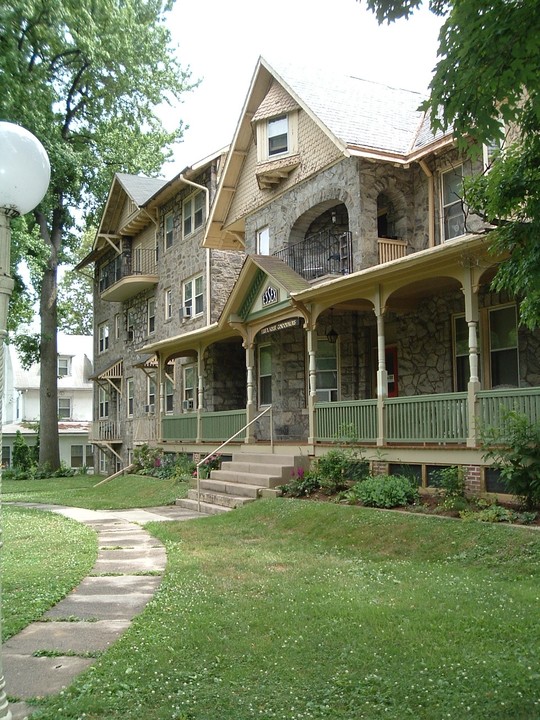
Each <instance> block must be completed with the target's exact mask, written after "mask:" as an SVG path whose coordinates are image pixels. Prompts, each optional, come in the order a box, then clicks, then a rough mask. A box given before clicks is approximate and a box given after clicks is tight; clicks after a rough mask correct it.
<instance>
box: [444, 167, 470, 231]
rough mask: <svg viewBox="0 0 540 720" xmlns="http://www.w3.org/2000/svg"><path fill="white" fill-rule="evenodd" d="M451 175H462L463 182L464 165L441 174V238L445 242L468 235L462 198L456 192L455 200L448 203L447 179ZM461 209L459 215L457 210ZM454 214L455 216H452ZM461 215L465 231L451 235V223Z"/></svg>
mask: <svg viewBox="0 0 540 720" xmlns="http://www.w3.org/2000/svg"><path fill="white" fill-rule="evenodd" d="M450 175H454V176H457V175H460V176H461V180H462V181H463V165H458V166H457V167H453V168H450V169H448V170H445V171H444V172H443V173H441V206H442V209H441V222H442V228H441V237H442V238H443V241H444V242H446V241H448V240H455V239H456V238H459V237H463V235H465V234H466V229H465V210H464V208H463V200H462V198H461V197H459V196H458V195H456V193H455V192H453V191H452V190H451V192H453V194H454V195H455V198H456V199H455V200H450V201H448V202H447V198H446V194H447V185H446V178H448V177H449V176H450ZM457 208H459V213H456V212H455V211H456V209H457ZM451 212H453V213H454V214H452V215H451V214H450V213H451ZM460 215H461V220H462V225H463V231H462V232H458V233H456V234H452V235H450V226H451V225H450V223H451V221H452V220H454V222H455V219H456V218H458V217H459V216H460Z"/></svg>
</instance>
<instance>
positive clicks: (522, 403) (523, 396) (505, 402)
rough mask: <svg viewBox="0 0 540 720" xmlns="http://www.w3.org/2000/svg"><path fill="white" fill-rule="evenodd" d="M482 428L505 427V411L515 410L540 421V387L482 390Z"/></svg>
mask: <svg viewBox="0 0 540 720" xmlns="http://www.w3.org/2000/svg"><path fill="white" fill-rule="evenodd" d="M477 398H478V405H479V411H478V416H479V421H480V430H481V429H482V428H485V427H489V426H493V427H498V428H502V427H504V413H505V412H506V411H509V410H514V411H515V412H517V413H520V414H521V415H526V416H527V418H528V419H529V420H530V421H531V422H533V423H535V422H540V387H531V388H505V389H504V390H480V391H479V392H478V393H477Z"/></svg>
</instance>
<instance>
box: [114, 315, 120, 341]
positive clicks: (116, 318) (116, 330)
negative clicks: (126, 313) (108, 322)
mask: <svg viewBox="0 0 540 720" xmlns="http://www.w3.org/2000/svg"><path fill="white" fill-rule="evenodd" d="M120 327H121V323H120V313H116V315H115V316H114V339H115V340H119V339H120Z"/></svg>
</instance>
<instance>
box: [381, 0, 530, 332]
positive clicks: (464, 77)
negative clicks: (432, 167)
mask: <svg viewBox="0 0 540 720" xmlns="http://www.w3.org/2000/svg"><path fill="white" fill-rule="evenodd" d="M420 5H422V0H367V6H368V8H369V9H371V10H372V11H373V12H375V13H376V16H377V18H378V20H379V22H381V23H382V22H393V21H395V20H398V19H400V18H408V17H409V16H410V15H411V14H412V13H414V11H415V10H417V9H418V8H419V7H420ZM429 7H430V9H431V10H432V12H434V13H435V14H437V15H440V16H443V17H444V23H443V25H442V28H441V31H440V35H439V49H438V56H439V60H438V62H437V65H436V67H435V72H434V75H433V79H432V81H431V84H430V98H429V101H428V103H427V104H426V107H427V109H429V112H430V115H431V123H432V126H433V128H435V129H437V128H442V129H447V128H449V127H452V128H453V129H454V132H455V134H456V137H457V140H458V145H459V147H460V148H461V149H462V150H463V151H467V152H470V153H473V154H474V153H478V152H480V150H481V147H482V144H492V143H494V142H496V143H498V144H500V145H501V148H502V150H501V152H500V153H499V155H498V157H497V159H496V162H494V163H493V166H492V167H491V168H489V172H486V173H484V174H483V175H482V176H481V177H477V178H473V179H472V180H471V181H469V182H467V183H466V185H465V188H464V193H465V194H464V199H465V201H466V202H467V204H468V205H469V206H470V208H471V210H473V211H474V212H476V213H478V214H479V215H481V216H482V217H484V218H485V219H486V220H487V221H488V222H490V223H491V224H492V225H493V226H494V227H495V229H494V230H493V231H492V236H491V240H492V243H491V247H492V248H493V250H494V252H497V253H502V254H503V255H504V256H506V257H507V259H506V260H505V261H504V262H503V263H502V264H501V266H500V268H499V270H498V272H497V275H496V277H495V280H494V286H495V288H496V289H499V290H502V289H506V290H508V291H510V292H511V293H513V294H514V295H516V296H517V297H518V298H520V299H521V300H522V302H521V319H522V321H523V322H524V323H525V324H527V325H528V326H529V327H531V328H533V327H536V326H538V325H539V324H540V137H539V131H540V74H539V72H538V68H539V67H540V0H491V1H490V2H485V0H431V2H430V4H429Z"/></svg>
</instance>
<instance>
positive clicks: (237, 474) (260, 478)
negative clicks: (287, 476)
mask: <svg viewBox="0 0 540 720" xmlns="http://www.w3.org/2000/svg"><path fill="white" fill-rule="evenodd" d="M210 478H211V479H212V480H220V481H221V482H229V483H240V484H242V485H253V486H254V487H255V486H256V487H276V486H277V485H283V484H284V483H285V482H288V480H284V479H283V477H282V475H281V474H279V475H278V474H274V475H263V474H258V473H255V472H250V471H245V472H244V471H238V470H237V471H234V470H212V472H211V473H210Z"/></svg>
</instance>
